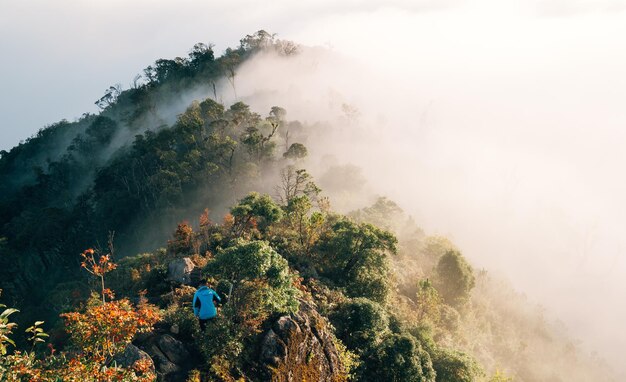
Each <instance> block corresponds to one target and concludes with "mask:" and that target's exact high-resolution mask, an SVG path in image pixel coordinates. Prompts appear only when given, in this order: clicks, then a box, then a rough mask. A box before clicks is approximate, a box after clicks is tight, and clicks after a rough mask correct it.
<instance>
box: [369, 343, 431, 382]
mask: <svg viewBox="0 0 626 382" xmlns="http://www.w3.org/2000/svg"><path fill="white" fill-rule="evenodd" d="M363 369H364V370H362V371H361V376H362V378H363V380H368V381H374V380H381V381H403V382H404V381H407V382H435V371H434V370H433V365H432V362H431V359H430V355H429V354H428V353H427V352H426V351H424V350H423V349H422V348H421V346H420V345H419V344H418V343H417V342H416V341H415V339H413V337H411V336H410V335H407V334H392V335H390V336H388V337H387V338H385V340H384V341H383V342H382V343H381V344H380V345H379V346H377V347H376V349H374V350H373V351H372V352H371V353H370V354H369V356H368V357H367V358H366V360H365V362H364V364H363ZM438 380H439V379H437V381H438Z"/></svg>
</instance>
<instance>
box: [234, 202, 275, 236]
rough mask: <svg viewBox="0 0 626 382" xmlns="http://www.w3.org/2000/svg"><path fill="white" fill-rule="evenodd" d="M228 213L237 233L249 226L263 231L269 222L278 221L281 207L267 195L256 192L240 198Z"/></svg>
mask: <svg viewBox="0 0 626 382" xmlns="http://www.w3.org/2000/svg"><path fill="white" fill-rule="evenodd" d="M230 213H231V214H232V215H233V217H234V218H235V224H234V228H235V232H236V233H237V234H238V235H240V234H241V233H243V232H244V231H245V230H247V229H251V228H259V229H260V230H261V231H264V230H265V228H266V227H267V226H268V225H269V224H271V223H274V222H277V221H279V220H280V219H281V218H282V216H283V213H282V210H281V208H280V207H279V206H278V205H277V204H276V203H275V202H274V200H273V199H272V198H271V197H270V196H269V195H260V194H258V193H256V192H252V193H250V194H249V195H248V196H246V197H245V198H243V199H241V200H240V201H239V203H238V204H237V205H235V206H234V207H232V208H231V209H230Z"/></svg>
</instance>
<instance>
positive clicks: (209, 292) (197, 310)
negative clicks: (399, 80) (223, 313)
mask: <svg viewBox="0 0 626 382" xmlns="http://www.w3.org/2000/svg"><path fill="white" fill-rule="evenodd" d="M221 301H222V299H221V298H220V296H219V295H218V294H217V292H216V291H214V290H213V289H211V288H210V286H209V284H208V283H207V280H201V281H200V287H199V288H198V290H197V291H196V293H195V294H194V295H193V314H194V315H195V316H196V317H198V321H199V322H200V329H201V330H202V331H204V329H205V328H206V323H207V322H208V321H209V320H210V319H212V318H213V317H215V316H216V315H217V310H216V309H215V302H221Z"/></svg>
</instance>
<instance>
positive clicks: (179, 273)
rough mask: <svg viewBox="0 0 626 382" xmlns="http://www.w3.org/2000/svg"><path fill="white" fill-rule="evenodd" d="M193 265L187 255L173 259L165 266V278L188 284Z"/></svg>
mask: <svg viewBox="0 0 626 382" xmlns="http://www.w3.org/2000/svg"><path fill="white" fill-rule="evenodd" d="M195 267H196V266H195V265H194V263H193V261H191V259H190V258H188V257H183V258H182V259H176V260H173V261H171V262H170V263H169V265H168V266H167V278H168V279H169V280H171V281H174V282H177V283H180V284H185V285H190V284H191V282H192V280H191V273H192V272H193V270H194V268H195Z"/></svg>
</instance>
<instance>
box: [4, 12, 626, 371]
mask: <svg viewBox="0 0 626 382" xmlns="http://www.w3.org/2000/svg"><path fill="white" fill-rule="evenodd" d="M25 3H27V2H25ZM1 6H2V7H8V8H10V9H12V10H15V9H18V8H19V9H22V10H26V9H27V6H28V5H22V6H17V5H7V4H2V5H1ZM30 6H33V7H35V6H36V7H40V8H41V9H38V10H37V11H36V12H35V13H36V15H37V16H38V17H35V18H34V19H33V22H39V21H41V25H42V26H40V27H39V28H35V29H36V30H37V31H38V32H37V33H39V34H42V33H45V31H44V30H43V29H44V28H43V27H45V26H46V25H48V26H49V25H50V24H51V21H50V20H48V19H47V18H45V17H44V15H45V12H46V11H50V7H51V5H45V4H41V3H37V2H34V3H31V4H30ZM72 6H75V8H72ZM20 7H21V8H20ZM55 7H56V8H54V11H55V12H53V14H56V15H62V16H66V17H69V18H70V19H72V20H76V21H75V22H76V24H74V23H68V24H67V25H66V26H65V27H61V30H66V31H67V33H70V32H75V30H74V28H73V27H72V26H85V23H88V22H90V21H91V22H94V23H95V24H94V25H95V26H94V27H92V29H90V30H89V31H88V32H89V33H87V37H85V36H83V37H80V38H81V39H80V40H79V43H77V44H75V45H73V44H72V41H74V42H76V40H71V39H70V41H69V43H68V44H66V45H67V46H69V47H71V49H72V50H73V51H75V52H76V55H77V56H79V57H83V58H82V59H80V60H78V61H77V62H73V63H72V67H73V65H76V67H78V66H88V64H90V63H91V62H92V61H89V60H87V59H86V58H84V57H88V56H89V55H90V54H92V55H93V54H95V52H98V54H100V55H101V56H98V57H100V58H102V57H106V59H105V60H104V63H105V64H110V66H109V67H106V65H104V64H102V65H101V66H96V68H97V69H98V70H100V71H103V72H104V73H107V74H106V76H105V75H101V76H95V77H94V81H91V77H90V75H92V74H93V72H90V71H88V70H86V69H85V70H86V71H85V73H84V78H80V77H71V76H70V77H67V78H72V79H73V81H72V82H71V83H67V78H65V79H64V78H63V75H59V74H54V76H58V77H59V78H58V79H57V78H54V79H51V80H50V82H46V81H44V80H42V79H41V77H38V76H40V75H41V74H40V72H38V70H39V68H38V66H37V65H35V63H34V62H30V61H29V63H28V65H27V67H30V66H34V67H33V68H32V71H33V73H34V76H35V78H36V79H37V78H39V80H40V81H41V83H43V84H45V86H44V87H46V88H48V87H53V88H55V87H56V88H57V90H56V92H55V93H46V92H44V95H35V94H34V92H33V93H31V94H32V95H30V97H31V101H32V102H34V103H35V106H33V104H32V103H29V104H26V103H24V104H23V105H27V106H22V103H21V102H20V105H17V106H16V107H17V109H18V110H22V109H20V108H22V107H28V108H33V107H34V108H35V109H36V110H39V109H42V110H44V111H45V110H53V109H55V108H57V106H58V108H61V109H62V110H65V111H64V113H68V114H69V115H68V114H46V115H45V116H43V117H42V118H44V119H43V121H45V122H51V121H52V120H54V119H55V118H57V119H58V118H61V117H69V118H71V117H72V115H78V114H80V113H82V112H84V111H88V109H86V107H87V105H89V107H92V106H91V104H92V101H90V100H91V99H93V100H95V99H97V98H99V95H100V94H101V93H100V89H101V90H104V89H105V88H106V87H108V86H109V85H111V84H113V83H117V82H123V80H124V79H127V80H128V82H130V80H131V79H132V77H133V76H134V74H135V73H137V72H139V71H140V69H141V68H142V67H145V66H146V65H148V64H149V63H150V62H151V61H153V60H154V59H156V58H158V57H170V56H174V55H184V53H185V51H186V49H188V48H189V47H191V46H192V45H193V43H195V42H197V41H201V40H206V39H221V40H219V41H216V40H209V41H213V42H216V43H217V44H218V45H217V48H218V50H217V52H218V53H219V49H223V48H224V47H225V46H227V45H234V44H235V43H236V40H237V38H239V37H241V36H243V35H244V34H246V33H252V32H253V31H255V30H257V29H260V28H264V29H267V30H269V31H272V32H278V33H279V37H280V38H287V39H291V40H294V41H297V42H299V43H302V44H304V45H310V46H319V48H315V49H304V50H303V52H302V54H301V55H300V56H299V57H297V58H295V59H293V60H289V61H285V60H284V59H280V58H276V57H269V56H261V57H257V58H255V59H254V60H253V61H252V62H249V63H247V64H246V65H245V66H244V67H242V68H240V70H239V71H238V73H237V75H236V78H235V86H236V87H237V94H238V96H239V98H240V99H241V100H243V101H245V102H248V103H250V104H251V105H252V106H253V109H255V110H256V111H259V112H265V111H267V110H269V107H271V106H273V105H280V106H283V107H285V108H286V109H287V111H288V117H289V119H300V120H303V121H307V122H309V123H315V122H317V121H327V122H329V123H330V124H331V125H332V126H333V129H332V130H328V129H320V133H319V134H314V135H313V136H311V137H310V138H309V141H308V142H306V144H307V145H308V146H309V151H310V153H311V158H310V164H309V165H310V166H311V171H312V172H313V173H314V174H315V175H317V176H318V177H320V176H322V175H323V172H324V167H325V166H326V165H327V164H328V163H336V164H353V165H356V166H358V167H360V168H361V171H362V173H363V174H364V175H365V177H366V179H367V184H366V186H365V189H364V190H363V193H362V194H360V195H358V196H354V199H355V200H352V201H351V200H338V201H336V204H337V205H338V207H339V208H346V209H347V208H350V207H353V206H354V205H357V206H358V205H360V204H361V203H365V202H366V200H365V199H367V198H368V197H370V196H373V195H376V194H379V195H386V196H389V197H390V198H392V199H394V200H396V201H397V202H398V203H399V204H400V205H401V206H402V207H403V208H404V209H405V210H406V211H407V212H408V213H409V214H411V215H412V216H413V218H414V219H415V221H416V222H417V223H418V224H419V225H420V226H421V227H423V228H424V229H425V230H426V232H427V233H429V234H436V233H437V234H443V235H446V236H448V237H450V238H451V239H452V240H453V241H455V243H456V244H457V245H458V246H459V247H460V248H461V249H462V250H463V253H464V254H465V255H466V256H467V257H468V258H469V259H470V260H471V261H472V263H473V264H475V265H476V266H477V267H478V268H483V267H484V268H486V269H488V270H489V271H491V272H495V273H499V274H502V275H504V276H506V277H507V278H509V279H510V280H511V281H512V282H513V284H514V285H515V287H516V288H517V289H518V290H519V291H522V292H524V293H526V294H527V295H528V296H529V298H530V300H531V301H536V302H538V303H541V304H542V305H544V306H545V307H546V310H547V313H548V315H549V316H550V317H553V318H554V319H556V318H558V319H560V320H562V321H563V322H564V323H565V324H566V325H567V327H568V328H569V330H570V332H571V335H572V337H574V338H579V339H580V340H582V342H583V346H584V347H585V348H586V349H588V350H589V351H593V350H595V351H598V353H599V354H600V355H601V356H602V357H603V358H605V359H607V360H608V361H610V362H611V364H613V365H614V367H616V368H621V369H620V371H621V372H622V373H624V372H626V369H624V366H622V365H620V361H621V357H620V355H621V349H623V348H624V346H625V345H626V334H625V333H624V331H623V330H622V326H623V322H626V299H624V298H623V296H622V295H621V293H622V292H623V291H624V290H626V281H624V280H626V277H625V276H626V261H625V259H624V244H625V243H624V239H623V237H622V234H623V232H625V231H626V222H625V221H624V218H623V217H624V215H625V212H626V181H624V178H623V177H622V176H621V173H622V171H623V164H624V163H626V153H625V152H624V150H623V148H622V146H623V143H624V142H625V141H626V140H625V139H626V129H624V127H625V126H626V115H625V114H624V111H623V107H624V103H625V102H626V75H625V72H624V68H625V67H626V40H625V39H624V36H626V12H624V9H625V7H626V4H625V3H624V2H622V1H558V0H553V1H527V2H513V1H509V2H506V1H480V2H472V3H471V4H469V2H463V1H447V2H434V1H420V2H416V3H412V2H403V1H395V2H392V3H386V2H385V4H383V3H382V2H381V3H379V2H375V1H368V2H364V3H359V2H353V1H346V2H340V3H338V4H336V3H335V2H307V1H304V2H299V4H298V5H293V4H290V2H276V3H273V4H272V5H270V6H268V7H260V6H257V5H255V4H250V3H248V2H245V1H241V2H235V3H231V2H229V4H228V5H226V4H225V5H223V6H219V7H218V6H210V5H200V4H199V3H195V2H191V1H188V2H182V3H181V2H172V3H163V4H162V5H161V6H154V8H150V7H149V4H148V3H147V2H137V3H136V4H135V5H133V6H129V5H124V4H122V3H121V2H120V3H118V2H107V5H104V4H103V3H101V2H93V3H92V4H91V5H90V7H91V8H89V10H90V11H91V13H88V16H87V17H86V18H85V19H86V20H78V18H79V15H80V12H81V11H85V10H86V9H87V8H86V7H87V6H85V5H83V4H75V3H74V2H66V3H63V5H58V6H55ZM243 7H245V8H246V10H247V12H243V10H242V9H243ZM173 9H182V10H181V11H180V12H175V13H173V14H172V10H173ZM16 12H17V11H16ZM25 12H26V11H25ZM29 12H30V11H29ZM97 12H99V13H98V14H99V15H100V16H103V15H104V16H111V17H113V19H112V20H114V21H115V23H114V25H115V27H114V28H110V29H106V22H105V21H101V19H106V17H96V16H95V15H96V13H97ZM26 13H28V12H26ZM9 14H10V13H4V15H5V16H4V17H2V16H1V15H0V21H1V23H0V24H3V25H4V26H5V29H4V31H6V30H8V29H10V27H11V25H13V24H12V23H14V22H15V21H11V20H9V17H8V16H7V15H9ZM169 14H172V17H169ZM161 21H162V22H163V24H162V27H161V28H160V29H159V30H158V32H157V30H156V29H155V28H156V27H154V25H156V24H158V23H159V22H161ZM133 22H135V23H133ZM68 25H69V26H68ZM100 28H101V29H100ZM0 31H3V29H2V28H1V27H0ZM107 31H108V32H109V34H107ZM23 32H24V34H23V36H22V38H24V40H22V41H26V42H32V41H39V40H37V38H39V37H38V36H39V34H37V33H35V32H33V31H31V30H28V31H27V30H26V29H24V31H23ZM54 33H55V34H54V35H55V36H57V37H59V38H63V37H67V35H65V34H63V33H61V32H59V31H56V32H54ZM3 34H4V33H3ZM5 35H6V34H5ZM76 38H78V37H76ZM142 39H144V40H145V43H144V44H141V43H140V41H141V40H142ZM19 41H20V40H19V39H18V40H15V41H12V42H11V43H9V41H8V38H7V37H4V38H2V42H3V45H2V48H3V51H11V50H10V49H9V48H10V47H11V46H14V45H19V44H18V43H19ZM90 41H91V42H90ZM94 41H95V42H94ZM92 42H93V44H92ZM20 49H23V48H20ZM33 49H35V48H33ZM55 49H57V48H54V47H49V46H48V47H46V48H45V49H44V50H45V51H46V52H48V53H49V54H50V55H51V61H50V62H51V65H52V69H54V68H56V69H59V70H60V68H61V67H62V66H63V63H64V62H65V61H64V59H61V58H60V56H61V55H60V54H58V52H56V50H55ZM58 49H59V50H61V51H64V49H65V48H63V47H58ZM12 51H13V52H16V51H20V50H12ZM104 52H106V53H107V54H104ZM34 57H39V56H34ZM3 65H4V67H0V69H2V73H3V75H2V80H3V83H4V84H5V86H3V89H4V90H3V91H2V93H3V94H2V96H3V102H2V104H4V105H7V104H9V105H10V104H12V103H11V102H9V101H8V100H9V99H10V98H11V97H14V96H15V94H14V92H8V91H7V90H6V89H14V90H15V91H16V92H17V91H24V90H23V89H22V88H20V87H19V86H18V85H19V82H18V80H19V79H20V78H21V79H22V80H23V81H29V80H28V79H26V77H27V74H23V75H22V76H17V79H16V78H14V77H13V76H10V75H9V74H7V73H9V69H12V70H16V69H15V67H13V66H7V65H11V64H7V63H4V64H3ZM122 68H125V69H122ZM52 69H45V70H43V73H44V74H45V75H47V76H53V74H52V72H53V70H52ZM47 70H49V71H47ZM128 71H130V72H128ZM55 73H63V71H58V72H55ZM68 75H69V74H68ZM27 83H30V82H27ZM94 83H95V85H94ZM7 84H8V85H7ZM86 84H89V86H94V87H93V88H88V87H86ZM63 85H65V86H63ZM34 86H35V85H33V88H34ZM229 86H230V85H229V84H227V83H224V84H223V86H222V87H221V95H222V97H223V99H224V101H225V102H226V103H228V102H231V101H233V100H234V96H233V92H232V89H230V88H229ZM78 88H81V89H83V90H81V91H80V92H78V93H77V94H78V96H76V97H80V98H81V101H80V102H73V101H68V100H65V101H63V100H62V98H63V97H62V96H63V95H64V93H65V92H67V93H68V94H72V93H73V92H74V90H75V89H78ZM85 89H87V90H85ZM26 91H27V92H28V89H27V90H26ZM87 91H89V93H88V94H87V96H88V97H91V98H88V97H86V96H85V93H86V92H87ZM94 92H95V93H94ZM48 94H51V95H48ZM195 96H196V95H195V94H194V95H193V97H195ZM32 97H44V98H41V99H37V98H35V99H34V100H33V99H32ZM45 97H49V98H45ZM190 97H192V96H190ZM193 97H192V98H193ZM84 99H87V100H88V102H87V101H85V100H84ZM47 100H54V102H52V103H46V101H47ZM62 101H63V102H62ZM70 104H71V105H73V106H72V107H71V108H69V106H68V105H70ZM344 104H345V105H351V106H352V107H354V108H356V110H358V113H354V114H353V115H351V116H346V115H345V112H344V108H343V105H344ZM39 105H41V108H40V107H39ZM6 110H7V111H6V112H5V109H2V113H0V114H1V115H3V116H7V115H8V117H3V121H2V123H1V125H2V126H3V128H2V134H3V137H2V143H3V147H1V148H6V149H8V148H9V147H10V146H11V145H12V144H13V143H11V144H10V145H9V144H6V147H5V142H10V141H11V139H15V138H8V137H9V135H8V133H7V132H6V131H8V130H9V129H8V128H7V127H6V126H9V125H11V126H13V124H15V123H22V122H23V119H24V118H26V119H25V120H26V122H29V123H30V125H31V126H32V125H33V124H34V123H35V122H36V123H38V124H42V123H40V122H38V120H34V119H29V118H31V117H28V118H27V117H19V116H17V115H16V116H14V115H13V114H11V115H9V114H7V113H8V109H6ZM25 110H26V109H23V110H22V111H21V115H22V116H24V115H27V116H28V113H26V112H25ZM72 113H73V114H72ZM5 118H7V119H5ZM18 121H19V122H18ZM39 127H40V126H36V128H39ZM33 131H34V130H33ZM30 133H31V132H27V133H25V132H24V131H23V130H20V134H19V136H20V137H21V138H24V137H25V136H27V135H28V134H30ZM350 203H352V205H351V204H350Z"/></svg>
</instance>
